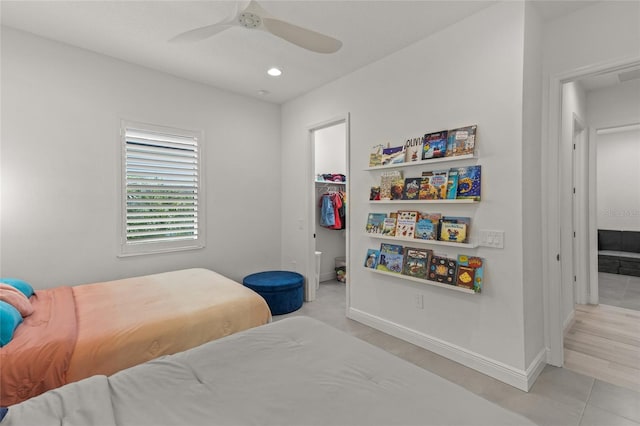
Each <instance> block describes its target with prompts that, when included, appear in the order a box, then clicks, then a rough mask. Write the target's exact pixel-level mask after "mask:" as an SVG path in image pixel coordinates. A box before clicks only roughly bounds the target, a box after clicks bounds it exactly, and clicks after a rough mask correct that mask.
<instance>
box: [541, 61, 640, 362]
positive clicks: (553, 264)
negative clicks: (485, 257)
mask: <svg viewBox="0 0 640 426" xmlns="http://www.w3.org/2000/svg"><path fill="white" fill-rule="evenodd" d="M639 67H640V59H635V60H633V61H626V62H624V61H621V62H619V63H610V64H604V65H598V66H593V67H590V68H587V69H580V70H576V71H573V72H569V73H566V74H564V75H561V76H557V77H555V78H552V79H551V82H550V83H551V86H550V100H551V101H550V103H549V111H550V115H549V131H550V133H549V137H548V139H547V147H546V156H545V159H546V160H547V164H548V169H547V170H548V176H549V178H548V179H547V180H546V185H545V188H546V191H547V193H548V194H549V198H548V200H547V208H546V210H547V220H546V235H545V239H546V249H545V251H546V254H545V256H544V263H545V271H546V277H547V280H545V281H546V282H545V286H546V295H547V296H546V303H545V306H546V321H547V326H546V340H547V347H548V349H549V351H548V357H547V362H548V363H549V364H552V365H555V366H562V365H563V364H564V336H563V333H564V331H565V330H566V329H567V327H568V325H570V324H571V321H572V320H573V315H574V304H575V303H576V302H579V303H598V291H597V285H598V279H597V276H598V272H597V229H598V228H597V227H598V225H597V221H596V217H597V216H596V205H597V203H596V200H595V198H596V197H595V191H596V189H595V187H596V182H595V173H596V170H595V169H596V167H595V138H594V137H593V134H594V131H595V130H594V129H593V128H591V127H590V126H593V123H590V122H589V121H586V117H587V113H586V110H585V109H582V110H580V109H579V108H575V109H574V111H573V112H575V111H578V112H579V113H578V114H573V113H570V114H567V111H566V108H565V106H566V102H567V97H566V88H567V86H570V85H578V86H579V85H580V84H581V82H582V81H586V80H587V79H589V78H595V77H601V76H609V75H614V74H620V73H623V72H625V71H628V70H631V69H638V68H639ZM579 82H580V83H579ZM576 115H577V117H578V119H576ZM585 129H589V130H590V131H589V130H585ZM574 144H575V146H576V149H575V150H574V149H573V146H574ZM558 183H560V185H558ZM577 185H578V186H579V185H581V186H582V188H579V187H578V186H577ZM574 191H575V192H574ZM574 232H575V234H574ZM578 233H580V234H581V235H580V236H578ZM574 235H575V236H574ZM576 237H577V238H576ZM579 277H580V278H579Z"/></svg>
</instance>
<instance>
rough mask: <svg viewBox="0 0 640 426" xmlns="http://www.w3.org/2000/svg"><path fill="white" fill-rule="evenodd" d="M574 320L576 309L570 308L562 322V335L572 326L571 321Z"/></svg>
mask: <svg viewBox="0 0 640 426" xmlns="http://www.w3.org/2000/svg"><path fill="white" fill-rule="evenodd" d="M575 322H576V310H575V309H574V310H572V311H571V313H570V314H569V316H568V317H567V319H565V320H564V324H562V335H563V336H566V335H567V332H568V331H569V330H570V329H571V327H573V323H575Z"/></svg>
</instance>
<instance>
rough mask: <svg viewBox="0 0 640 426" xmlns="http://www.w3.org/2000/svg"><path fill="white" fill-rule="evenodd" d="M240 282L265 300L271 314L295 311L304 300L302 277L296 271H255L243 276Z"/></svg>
mask: <svg viewBox="0 0 640 426" xmlns="http://www.w3.org/2000/svg"><path fill="white" fill-rule="evenodd" d="M242 284H244V285H245V286H246V287H249V288H250V289H251V290H253V291H255V292H256V293H258V294H259V295H260V296H262V297H263V298H264V300H266V302H267V305H269V309H271V315H282V314H288V313H289V312H293V311H296V310H298V309H300V307H301V306H302V302H303V300H304V288H303V287H304V277H303V276H302V275H300V274H299V273H297V272H290V271H265V272H257V273H255V274H251V275H247V276H246V277H244V279H243V280H242Z"/></svg>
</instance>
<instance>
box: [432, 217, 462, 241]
mask: <svg viewBox="0 0 640 426" xmlns="http://www.w3.org/2000/svg"><path fill="white" fill-rule="evenodd" d="M439 240H440V241H448V242H451V243H464V242H466V241H467V225H466V224H464V223H455V222H444V221H443V222H442V223H441V224H440V238H439Z"/></svg>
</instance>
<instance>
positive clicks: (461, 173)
mask: <svg viewBox="0 0 640 426" xmlns="http://www.w3.org/2000/svg"><path fill="white" fill-rule="evenodd" d="M481 167H482V166H480V165H477V166H468V167H458V168H457V170H458V191H457V192H456V198H457V199H472V200H476V201H480V189H481V185H480V184H481V180H482V179H481V178H482V175H481V171H482V168H481Z"/></svg>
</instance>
